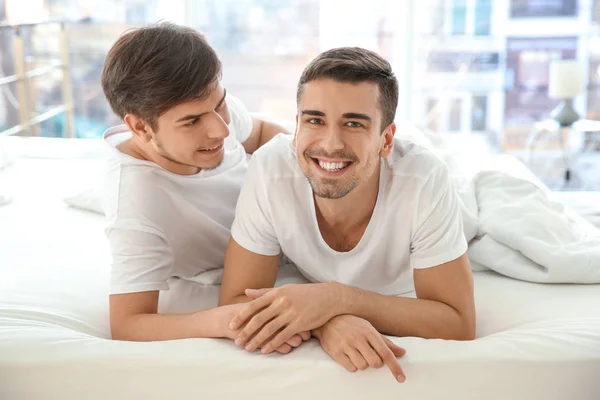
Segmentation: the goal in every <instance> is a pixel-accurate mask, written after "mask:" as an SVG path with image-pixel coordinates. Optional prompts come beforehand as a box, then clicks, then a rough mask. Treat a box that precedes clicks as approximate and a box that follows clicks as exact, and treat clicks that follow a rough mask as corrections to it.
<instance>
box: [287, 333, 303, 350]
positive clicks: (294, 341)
mask: <svg viewBox="0 0 600 400" xmlns="http://www.w3.org/2000/svg"><path fill="white" fill-rule="evenodd" d="M303 341H304V339H303V338H302V336H300V335H294V336H292V337H291V338H290V339H289V340H288V341H286V343H287V344H289V345H290V346H292V347H298V346H300V345H301V344H302V342H303Z"/></svg>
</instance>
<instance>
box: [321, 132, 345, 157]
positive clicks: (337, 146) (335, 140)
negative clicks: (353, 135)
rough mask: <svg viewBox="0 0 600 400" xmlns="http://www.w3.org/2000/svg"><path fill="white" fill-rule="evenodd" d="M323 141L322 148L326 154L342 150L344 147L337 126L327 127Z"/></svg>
mask: <svg viewBox="0 0 600 400" xmlns="http://www.w3.org/2000/svg"><path fill="white" fill-rule="evenodd" d="M325 135H326V136H325V138H324V139H323V148H324V149H325V150H327V151H328V152H334V151H339V150H342V149H343V148H344V147H345V144H344V140H343V137H342V132H341V129H340V128H339V127H337V126H329V127H328V128H327V132H326V133H325Z"/></svg>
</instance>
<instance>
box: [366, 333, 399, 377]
mask: <svg viewBox="0 0 600 400" xmlns="http://www.w3.org/2000/svg"><path fill="white" fill-rule="evenodd" d="M384 339H385V338H384V337H383V336H381V335H379V334H378V335H374V336H372V337H369V344H370V345H371V347H373V349H375V351H377V353H378V354H379V357H381V360H382V361H383V363H384V364H385V365H386V366H387V367H388V369H389V370H390V372H391V373H392V375H394V378H395V379H396V380H397V381H398V382H400V383H402V382H404V381H405V380H406V375H405V374H404V371H403V370H402V367H401V366H400V363H399V362H398V360H397V359H396V356H395V355H394V353H393V352H392V350H391V349H390V348H389V347H388V345H387V342H386V341H385V340H384ZM392 345H393V343H392Z"/></svg>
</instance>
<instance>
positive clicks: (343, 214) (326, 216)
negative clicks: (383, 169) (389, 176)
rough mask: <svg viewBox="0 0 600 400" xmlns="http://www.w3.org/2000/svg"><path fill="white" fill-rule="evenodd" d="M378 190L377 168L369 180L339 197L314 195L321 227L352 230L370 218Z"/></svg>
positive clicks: (341, 230)
mask: <svg viewBox="0 0 600 400" xmlns="http://www.w3.org/2000/svg"><path fill="white" fill-rule="evenodd" d="M378 192H379V168H378V169H377V170H376V171H375V172H374V174H373V176H372V177H371V179H369V182H367V183H366V184H363V185H360V186H359V187H357V188H356V189H355V190H352V191H351V192H350V193H348V194H347V195H346V196H344V197H342V198H341V199H335V200H333V199H324V198H322V197H316V196H315V209H316V211H317V219H319V220H320V223H321V224H323V227H325V228H328V229H335V230H338V231H340V232H346V231H350V230H353V229H354V228H355V227H357V226H361V225H363V224H364V223H365V222H367V223H368V221H369V220H370V218H371V215H372V214H373V209H374V208H375V204H376V203H377V194H378Z"/></svg>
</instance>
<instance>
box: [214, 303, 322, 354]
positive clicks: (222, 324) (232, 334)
mask: <svg viewBox="0 0 600 400" xmlns="http://www.w3.org/2000/svg"><path fill="white" fill-rule="evenodd" d="M243 305H244V304H231V305H228V306H222V307H219V308H218V309H217V310H218V311H219V313H218V314H217V315H218V317H217V325H218V327H219V329H220V330H221V332H222V334H221V336H222V337H226V338H229V339H231V340H234V339H235V338H236V337H237V335H238V334H239V333H240V330H233V329H230V328H229V322H230V321H231V319H232V318H234V317H235V316H236V315H237V314H239V312H240V311H241V309H242V307H243ZM310 337H311V336H310V332H300V333H299V334H298V335H294V336H292V337H291V338H290V339H288V340H286V342H285V343H283V344H282V345H281V346H278V347H277V348H276V349H275V351H277V352H278V353H281V354H288V353H289V352H290V351H292V350H293V349H294V348H296V347H298V346H300V345H301V344H302V343H303V342H304V341H306V340H309V339H310Z"/></svg>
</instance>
